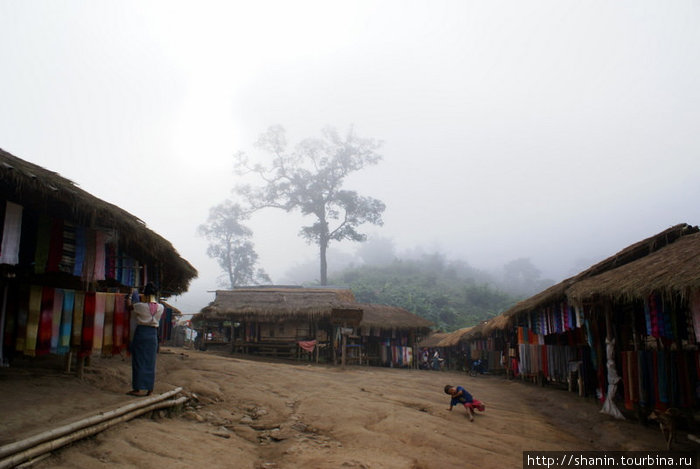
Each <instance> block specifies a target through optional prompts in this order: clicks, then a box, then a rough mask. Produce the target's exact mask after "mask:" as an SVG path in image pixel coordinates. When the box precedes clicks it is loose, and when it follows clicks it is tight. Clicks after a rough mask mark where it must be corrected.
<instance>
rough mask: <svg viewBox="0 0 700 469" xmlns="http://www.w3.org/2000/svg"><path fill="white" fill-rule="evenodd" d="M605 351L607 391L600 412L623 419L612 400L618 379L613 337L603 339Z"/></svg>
mask: <svg viewBox="0 0 700 469" xmlns="http://www.w3.org/2000/svg"><path fill="white" fill-rule="evenodd" d="M605 352H606V357H607V361H606V365H607V370H608V392H607V395H606V396H605V402H604V403H603V408H602V409H601V410H600V412H601V413H604V414H608V415H611V416H613V417H615V418H616V419H620V420H624V418H625V417H624V416H623V415H622V412H620V409H618V408H617V406H616V405H615V402H613V399H614V397H615V394H616V393H617V384H618V382H619V381H620V377H619V376H618V374H617V370H616V369H615V339H607V338H606V339H605Z"/></svg>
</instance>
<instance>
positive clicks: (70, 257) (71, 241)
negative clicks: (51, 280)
mask: <svg viewBox="0 0 700 469" xmlns="http://www.w3.org/2000/svg"><path fill="white" fill-rule="evenodd" d="M62 245H63V250H62V252H61V261H60V263H59V264H58V270H60V271H61V272H65V273H67V274H72V273H73V269H74V268H75V225H74V224H72V223H68V222H65V221H64V222H63V243H62Z"/></svg>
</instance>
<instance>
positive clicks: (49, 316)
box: [36, 287, 54, 355]
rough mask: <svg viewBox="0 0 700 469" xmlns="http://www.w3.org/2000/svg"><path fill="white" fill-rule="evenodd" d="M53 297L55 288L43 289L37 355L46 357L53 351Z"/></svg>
mask: <svg viewBox="0 0 700 469" xmlns="http://www.w3.org/2000/svg"><path fill="white" fill-rule="evenodd" d="M53 297H54V289H53V288H51V287H43V288H42V292H41V316H40V318H39V333H38V338H37V343H36V354H37V355H46V354H48V353H49V352H50V351H51V335H52V332H53V325H52V324H53Z"/></svg>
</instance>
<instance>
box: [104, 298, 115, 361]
mask: <svg viewBox="0 0 700 469" xmlns="http://www.w3.org/2000/svg"><path fill="white" fill-rule="evenodd" d="M104 297H105V319H104V329H103V331H104V332H103V334H102V337H103V339H102V355H107V356H109V355H112V347H113V345H114V297H115V294H114V293H105V294H104Z"/></svg>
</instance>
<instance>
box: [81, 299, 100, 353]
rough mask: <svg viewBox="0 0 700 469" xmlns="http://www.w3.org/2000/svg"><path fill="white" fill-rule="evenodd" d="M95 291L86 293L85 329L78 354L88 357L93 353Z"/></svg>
mask: <svg viewBox="0 0 700 469" xmlns="http://www.w3.org/2000/svg"><path fill="white" fill-rule="evenodd" d="M95 299H96V296H95V292H86V293H85V303H84V310H83V331H82V334H81V342H80V352H79V354H78V356H80V357H87V356H89V355H90V354H91V353H92V346H93V338H94V335H95Z"/></svg>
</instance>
